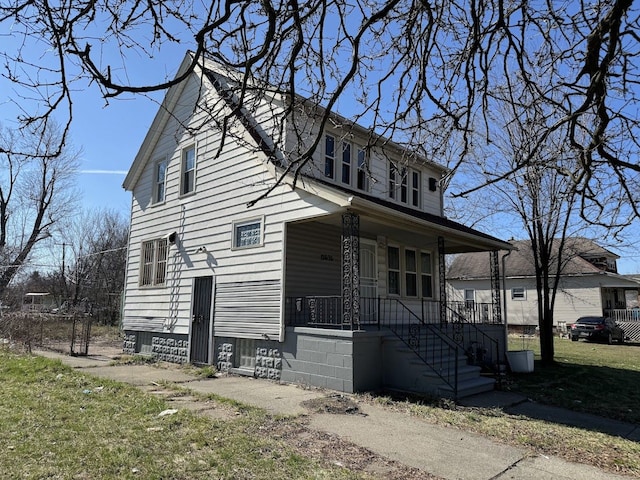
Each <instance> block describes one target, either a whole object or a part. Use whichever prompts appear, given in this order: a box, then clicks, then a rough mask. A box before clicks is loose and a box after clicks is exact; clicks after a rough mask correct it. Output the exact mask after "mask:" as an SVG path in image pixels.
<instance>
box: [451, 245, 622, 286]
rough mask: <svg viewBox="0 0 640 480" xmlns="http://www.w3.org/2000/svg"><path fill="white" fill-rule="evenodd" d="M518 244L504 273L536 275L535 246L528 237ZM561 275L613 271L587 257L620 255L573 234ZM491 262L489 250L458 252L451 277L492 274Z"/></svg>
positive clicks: (518, 276)
mask: <svg viewBox="0 0 640 480" xmlns="http://www.w3.org/2000/svg"><path fill="white" fill-rule="evenodd" d="M511 243H512V245H513V246H514V247H515V250H513V251H512V252H511V253H510V254H509V255H508V256H506V257H505V259H504V262H505V263H504V265H505V274H506V276H507V277H509V278H522V277H535V268H534V259H533V250H532V248H531V242H530V241H529V240H517V241H512V242H511ZM555 252H556V253H557V243H556V244H555ZM506 253H507V252H506V251H503V252H500V255H501V256H502V255H503V254H506ZM563 256H564V259H563V266H562V275H566V276H569V275H596V274H605V273H608V274H611V272H605V271H603V270H602V269H600V268H598V267H597V266H595V265H593V264H592V263H591V262H589V261H588V260H586V259H587V258H598V257H606V258H612V259H616V258H619V256H618V255H616V254H614V253H612V252H610V251H608V250H606V249H605V248H603V247H601V246H600V245H598V244H597V243H595V242H594V241H593V240H589V239H587V238H583V237H571V238H568V239H566V241H565V250H564V253H563ZM489 268H490V266H489V262H488V261H487V257H486V253H485V254H484V255H482V254H479V253H465V254H462V255H459V256H457V257H456V258H455V259H454V261H453V263H452V264H451V267H450V268H449V271H448V272H447V278H448V279H452V280H453V279H457V280H472V279H485V278H489V275H490V272H489Z"/></svg>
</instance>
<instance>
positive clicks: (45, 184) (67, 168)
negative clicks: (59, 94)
mask: <svg viewBox="0 0 640 480" xmlns="http://www.w3.org/2000/svg"><path fill="white" fill-rule="evenodd" d="M59 142H60V132H59V131H57V130H56V129H55V126H54V125H53V124H50V125H49V127H48V128H47V129H46V130H45V131H40V132H39V131H36V130H32V129H28V130H23V131H11V130H4V129H2V130H0V148H1V150H0V151H1V152H2V153H0V295H2V293H3V291H4V289H5V288H6V287H7V285H8V284H9V282H10V281H11V280H12V279H13V277H14V276H15V275H16V273H17V272H18V271H19V270H20V269H21V268H22V267H23V266H25V265H26V264H27V263H28V260H29V256H30V254H31V253H32V251H33V249H34V247H35V246H36V245H37V244H38V243H39V242H41V241H42V240H44V239H45V238H48V237H49V236H50V235H51V229H52V228H53V226H54V225H55V224H56V222H58V221H59V220H60V219H62V218H64V217H65V216H66V215H67V214H69V213H70V212H71V209H72V207H73V201H74V200H73V199H74V197H73V188H72V183H71V181H72V179H73V175H74V172H75V170H76V163H77V154H76V153H75V152H73V151H72V150H71V149H67V150H65V151H63V153H61V154H59V155H55V154H54V153H55V152H56V151H57V149H58V145H59ZM16 151H20V152H23V153H15V152H16Z"/></svg>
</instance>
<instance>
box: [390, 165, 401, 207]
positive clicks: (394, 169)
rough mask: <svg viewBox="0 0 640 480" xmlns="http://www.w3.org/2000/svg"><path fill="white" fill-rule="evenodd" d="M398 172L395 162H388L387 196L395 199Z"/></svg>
mask: <svg viewBox="0 0 640 480" xmlns="http://www.w3.org/2000/svg"><path fill="white" fill-rule="evenodd" d="M399 177H400V172H399V171H398V167H397V165H396V164H395V163H393V162H389V198H391V199H393V200H395V199H396V197H397V195H398V194H397V189H398V181H399Z"/></svg>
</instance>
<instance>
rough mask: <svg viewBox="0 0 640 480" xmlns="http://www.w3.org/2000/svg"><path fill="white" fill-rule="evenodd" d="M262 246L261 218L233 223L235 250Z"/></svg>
mask: <svg viewBox="0 0 640 480" xmlns="http://www.w3.org/2000/svg"><path fill="white" fill-rule="evenodd" d="M262 244H263V237H262V219H261V218H257V219H251V220H244V221H241V222H234V223H233V248H251V247H259V246H261V245H262Z"/></svg>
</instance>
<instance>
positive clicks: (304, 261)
mask: <svg viewBox="0 0 640 480" xmlns="http://www.w3.org/2000/svg"><path fill="white" fill-rule="evenodd" d="M340 234H341V230H340V229H339V228H337V227H333V226H330V225H324V224H321V223H315V222H304V223H291V224H288V225H287V257H286V267H285V270H286V280H287V284H286V286H285V291H286V292H287V295H288V296H289V297H292V298H294V297H305V296H312V295H320V296H335V295H340V294H341V291H340V282H339V281H336V279H337V278H340V276H341V272H342V266H341V254H340ZM310 238H312V239H313V242H310V241H309V239H310ZM309 272H313V275H310V274H309Z"/></svg>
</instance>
